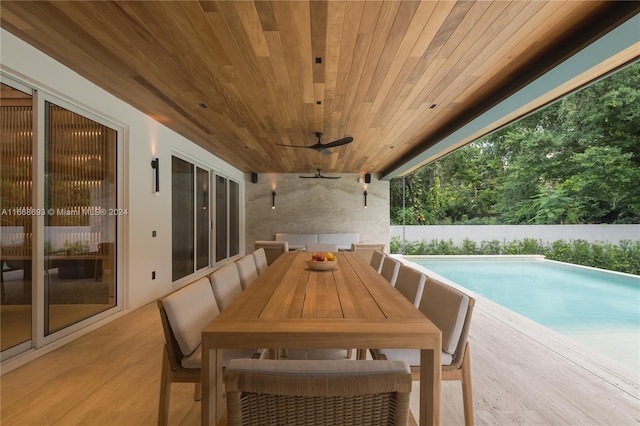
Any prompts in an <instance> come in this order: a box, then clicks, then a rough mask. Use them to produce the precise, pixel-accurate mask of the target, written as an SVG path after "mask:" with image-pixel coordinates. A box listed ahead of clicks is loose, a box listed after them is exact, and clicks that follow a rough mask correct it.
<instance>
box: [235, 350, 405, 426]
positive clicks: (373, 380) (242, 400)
mask: <svg viewBox="0 0 640 426" xmlns="http://www.w3.org/2000/svg"><path fill="white" fill-rule="evenodd" d="M382 362H384V361H372V360H360V361H351V362H344V361H274V360H251V359H249V360H232V361H231V362H229V365H228V366H227V369H226V370H225V373H224V384H225V388H226V391H227V415H228V418H227V421H228V423H227V424H228V425H229V426H238V425H244V424H256V425H261V424H274V425H282V426H298V425H302V424H306V425H315V426H323V425H326V426H335V425H352V424H361V425H374V426H375V425H407V424H408V419H409V396H410V393H411V373H410V371H409V367H408V366H407V364H405V363H404V362H398V361H387V362H385V364H379V363H382ZM378 364H379V365H378Z"/></svg>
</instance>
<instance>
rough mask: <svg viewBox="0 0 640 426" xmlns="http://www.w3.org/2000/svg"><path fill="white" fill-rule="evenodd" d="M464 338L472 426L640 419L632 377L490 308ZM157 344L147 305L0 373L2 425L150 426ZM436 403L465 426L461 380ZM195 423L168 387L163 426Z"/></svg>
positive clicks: (152, 310) (186, 393)
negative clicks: (469, 369)
mask: <svg viewBox="0 0 640 426" xmlns="http://www.w3.org/2000/svg"><path fill="white" fill-rule="evenodd" d="M470 340H471V351H472V371H473V380H474V382H473V391H474V392H473V393H474V405H475V415H476V423H477V424H479V425H578V424H580V425H637V424H638V422H639V421H640V420H639V419H640V387H639V385H638V378H637V377H630V376H629V375H628V374H627V373H625V372H624V370H621V369H616V368H610V367H607V366H603V364H602V363H600V362H597V361H593V360H592V359H590V358H587V357H584V356H582V355H580V353H579V352H576V350H575V349H574V348H573V347H572V346H571V345H569V346H567V345H566V344H565V343H566V342H564V341H563V339H560V338H559V337H557V336H555V335H549V334H548V332H547V331H546V329H543V328H542V327H539V326H536V325H535V324H533V323H529V322H526V321H525V322H523V321H522V319H521V318H519V317H518V316H515V315H512V314H510V313H509V312H505V311H504V310H501V309H500V308H496V306H495V305H494V304H492V303H491V302H488V301H485V300H478V301H477V303H476V309H475V312H474V317H473V321H472V327H471V339H470ZM162 344H163V336H162V327H161V325H160V319H159V315H158V312H157V308H156V305H155V302H154V303H151V304H149V305H146V306H144V307H142V308H140V309H138V310H136V311H134V312H132V313H130V314H128V315H126V316H123V317H122V318H119V319H117V320H115V321H113V322H111V323H109V324H107V325H105V326H103V327H102V328H100V329H98V330H96V331H93V332H91V333H89V334H87V335H85V336H83V337H81V338H79V339H77V340H75V341H73V342H71V343H69V344H67V345H65V346H64V347H61V348H59V349H56V350H54V351H52V352H51V353H49V354H46V355H44V356H42V357H40V358H38V359H36V360H34V361H32V362H31V363H29V364H27V365H25V366H22V367H19V368H17V369H16V370H14V371H11V372H9V373H7V374H5V375H4V376H2V377H1V378H0V380H1V382H0V384H1V397H2V405H1V417H0V423H1V424H2V425H3V426H11V425H39V426H40V425H65V426H66V425H127V426H129V425H153V424H155V423H156V415H157V407H158V392H159V385H160V364H161V350H162ZM414 385H415V383H414ZM414 390H415V392H414V393H413V394H412V401H413V407H415V404H416V401H417V398H418V394H417V387H416V386H414ZM442 400H443V405H442V410H443V413H442V423H443V424H444V425H458V424H463V415H462V401H461V397H460V387H459V383H456V382H447V383H443V394H442ZM416 414H417V413H416ZM199 416H200V403H199V402H194V401H193V385H187V384H184V385H183V384H174V385H173V390H172V396H171V411H170V424H172V425H195V424H198V423H199V419H200V417H199Z"/></svg>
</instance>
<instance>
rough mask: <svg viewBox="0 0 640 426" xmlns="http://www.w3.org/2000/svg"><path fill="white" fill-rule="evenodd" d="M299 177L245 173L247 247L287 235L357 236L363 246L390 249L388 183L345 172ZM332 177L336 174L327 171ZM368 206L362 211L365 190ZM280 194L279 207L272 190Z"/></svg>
mask: <svg viewBox="0 0 640 426" xmlns="http://www.w3.org/2000/svg"><path fill="white" fill-rule="evenodd" d="M299 175H307V176H310V175H313V173H301V174H259V175H258V182H257V183H251V180H250V175H249V174H247V175H246V178H245V179H246V181H245V191H246V197H245V200H246V208H245V211H246V230H247V233H246V240H245V241H246V247H247V250H250V249H251V248H252V247H253V243H254V241H256V240H273V239H274V237H275V234H276V233H277V232H285V233H302V234H304V233H340V232H344V233H359V234H360V240H361V241H362V242H380V243H385V250H387V251H388V249H389V239H390V237H389V223H390V222H389V182H388V181H380V180H378V178H377V177H376V176H373V175H372V177H371V183H369V184H365V183H364V182H358V178H361V177H363V176H361V175H358V174H354V173H346V174H341V175H340V176H342V178H341V179H335V180H331V179H300V178H299V177H298V176H299ZM326 175H328V176H336V174H333V173H326ZM365 187H366V190H367V194H368V195H367V204H368V208H367V209H365V208H364V190H365ZM272 191H276V209H275V210H273V209H272V208H271V201H272V198H271V192H272Z"/></svg>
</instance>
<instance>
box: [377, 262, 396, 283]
mask: <svg viewBox="0 0 640 426" xmlns="http://www.w3.org/2000/svg"><path fill="white" fill-rule="evenodd" d="M399 270H400V261H399V260H398V259H395V258H393V257H391V256H385V258H384V260H383V261H382V268H381V269H380V275H382V276H383V277H384V279H386V280H387V281H389V284H391V285H392V286H395V285H396V280H397V279H398V271H399Z"/></svg>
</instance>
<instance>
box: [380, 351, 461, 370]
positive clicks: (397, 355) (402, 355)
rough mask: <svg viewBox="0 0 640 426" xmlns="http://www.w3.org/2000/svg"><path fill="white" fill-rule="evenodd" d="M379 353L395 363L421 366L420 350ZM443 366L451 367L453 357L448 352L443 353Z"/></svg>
mask: <svg viewBox="0 0 640 426" xmlns="http://www.w3.org/2000/svg"><path fill="white" fill-rule="evenodd" d="M378 352H379V353H381V354H383V355H384V356H386V357H387V359H392V360H394V361H404V362H406V363H407V364H409V365H410V366H412V367H418V366H420V350H419V349H378ZM441 357H442V358H441V359H442V361H441V362H440V364H441V365H451V363H452V362H453V356H452V355H451V354H448V353H446V352H442V353H441Z"/></svg>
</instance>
